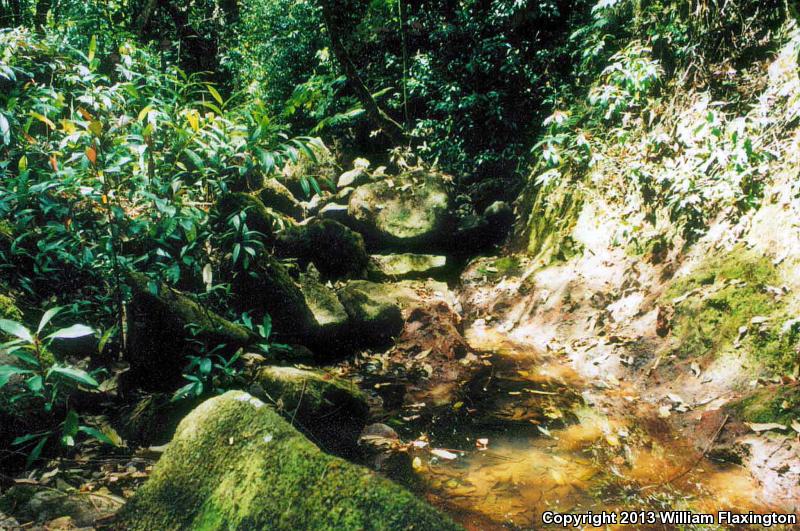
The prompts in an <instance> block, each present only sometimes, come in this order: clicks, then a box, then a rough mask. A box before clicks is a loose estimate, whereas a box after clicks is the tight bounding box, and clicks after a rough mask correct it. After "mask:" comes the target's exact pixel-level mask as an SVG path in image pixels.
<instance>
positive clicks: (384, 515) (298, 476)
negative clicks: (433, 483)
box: [113, 391, 459, 531]
mask: <svg viewBox="0 0 800 531" xmlns="http://www.w3.org/2000/svg"><path fill="white" fill-rule="evenodd" d="M113 527H114V528H115V529H125V530H129V531H140V530H141V531H143V530H148V531H149V530H151V529H203V530H206V531H213V530H232V529H241V530H244V529H275V530H284V529H285V530H294V529H317V530H334V529H337V530H338V529H365V530H378V529H393V530H411V529H442V530H446V529H459V528H458V526H456V525H455V524H454V523H453V522H452V521H451V520H450V519H449V518H448V517H447V516H444V515H443V514H441V513H440V512H439V511H438V510H436V509H434V508H432V507H431V506H429V505H428V504H426V503H425V502H423V501H422V500H420V499H418V498H416V497H415V496H414V495H412V494H411V493H409V492H408V491H406V490H405V489H404V488H402V487H401V486H399V485H396V484H394V483H392V482H390V481H389V480H387V479H384V478H382V477H380V476H378V475H376V474H375V473H373V472H371V471H369V470H367V469H366V468H364V467H361V466H358V465H354V464H351V463H348V462H347V461H344V460H342V459H341V458H338V457H334V456H331V455H329V454H326V453H324V452H322V451H320V450H319V448H317V447H316V446H314V445H313V444H312V443H311V442H309V441H308V440H307V439H306V438H305V437H304V436H303V435H302V434H301V433H300V432H299V431H297V430H296V429H295V428H293V427H292V426H291V425H290V424H289V423H288V422H286V421H285V420H284V419H283V418H281V416H280V415H279V414H278V413H277V412H276V411H274V410H273V409H272V408H270V407H267V406H266V404H264V402H262V401H261V400H259V399H257V398H255V397H253V396H251V395H249V394H247V393H243V392H241V391H230V392H228V393H226V394H224V395H222V396H219V397H215V398H212V399H210V400H208V401H206V402H204V403H203V404H202V405H201V406H200V407H198V408H197V409H195V410H194V411H193V412H192V413H191V414H190V415H189V416H188V417H187V418H185V419H184V420H183V421H182V422H181V424H180V426H179V427H178V431H177V434H176V436H175V438H174V439H173V441H172V442H171V443H170V445H169V446H168V447H167V450H166V451H165V452H164V454H163V456H162V457H161V459H160V460H159V462H158V463H157V464H156V466H155V467H154V470H153V473H152V475H151V476H150V479H149V480H148V481H147V482H146V483H145V484H144V485H143V486H142V487H141V488H139V490H138V491H137V492H136V494H135V495H134V496H133V498H131V500H130V501H129V502H128V504H127V505H126V506H125V507H123V509H122V510H121V511H120V513H119V514H118V517H117V520H116V522H115V523H114V526H113Z"/></svg>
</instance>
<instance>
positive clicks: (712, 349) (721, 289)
mask: <svg viewBox="0 0 800 531" xmlns="http://www.w3.org/2000/svg"><path fill="white" fill-rule="evenodd" d="M778 283H779V277H778V272H777V270H776V269H775V267H774V266H773V264H772V263H771V262H770V260H769V259H768V258H766V257H764V256H762V255H760V254H757V253H754V252H752V251H749V250H747V249H745V248H743V247H738V248H736V249H733V250H732V251H730V252H729V253H726V254H721V255H716V256H710V257H709V258H708V259H707V260H706V261H705V262H704V263H702V264H701V265H700V266H698V267H697V268H695V270H694V271H692V273H691V274H689V275H686V276H683V277H679V278H677V279H675V281H674V282H673V283H672V285H671V286H670V287H669V289H668V290H667V291H666V293H665V294H664V296H663V297H662V304H665V305H666V304H672V303H673V302H674V301H676V300H677V301H679V302H678V303H676V304H675V317H674V319H673V322H672V338H671V341H672V353H673V354H676V355H678V356H680V357H682V358H688V357H702V356H706V355H712V356H713V355H717V354H720V353H722V352H724V351H725V350H726V349H728V348H730V347H731V346H732V345H733V344H734V343H736V342H737V341H740V342H741V344H742V346H743V347H744V348H747V349H748V351H749V352H750V354H751V355H752V356H753V357H754V358H756V359H758V361H759V362H760V363H759V364H760V366H762V367H764V368H767V369H771V370H774V371H778V372H781V371H783V370H786V369H789V368H791V363H792V362H793V361H794V356H795V354H794V352H793V348H792V345H790V344H788V343H787V341H789V339H790V338H789V336H788V335H786V334H784V333H782V332H781V331H780V327H781V325H782V324H783V322H784V321H785V319H784V317H785V316H784V315H783V312H784V306H785V303H784V302H783V300H782V299H776V298H775V297H774V296H773V295H771V294H770V293H769V292H768V290H767V289H765V288H766V287H767V286H769V285H775V284H778ZM754 319H756V320H757V321H759V320H760V321H763V322H762V323H760V324H755V323H753V322H752V321H753V320H754ZM743 331H744V333H745V335H744V337H743V336H742V334H743Z"/></svg>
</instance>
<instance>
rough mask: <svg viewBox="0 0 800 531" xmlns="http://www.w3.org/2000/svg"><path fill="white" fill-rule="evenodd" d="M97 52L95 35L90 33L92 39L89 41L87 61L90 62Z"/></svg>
mask: <svg viewBox="0 0 800 531" xmlns="http://www.w3.org/2000/svg"><path fill="white" fill-rule="evenodd" d="M96 52H97V35H92V39H91V40H90V41H89V55H88V58H89V62H90V63H91V62H92V61H94V54H95V53H96Z"/></svg>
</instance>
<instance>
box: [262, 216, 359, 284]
mask: <svg viewBox="0 0 800 531" xmlns="http://www.w3.org/2000/svg"><path fill="white" fill-rule="evenodd" d="M276 251H277V252H278V254H279V255H281V256H284V257H295V258H297V259H298V261H299V263H300V266H301V267H303V268H304V267H305V266H306V265H308V264H309V263H313V264H314V266H315V267H316V268H317V271H319V272H320V274H321V275H322V277H323V278H325V279H339V278H363V277H364V276H365V275H366V271H367V265H368V264H369V255H368V254H367V250H366V247H365V245H364V238H362V237H361V235H360V234H359V233H357V232H355V231H353V230H351V229H349V228H347V227H345V226H344V225H342V224H341V223H339V222H338V221H334V220H332V219H314V220H311V221H310V222H308V223H306V224H305V225H299V226H297V227H293V228H290V229H288V230H286V231H285V232H283V233H282V234H281V235H280V238H279V244H278V247H277V249H276Z"/></svg>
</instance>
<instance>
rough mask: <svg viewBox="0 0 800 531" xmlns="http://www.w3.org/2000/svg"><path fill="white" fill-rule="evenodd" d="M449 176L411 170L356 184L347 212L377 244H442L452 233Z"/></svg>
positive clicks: (385, 245) (422, 245)
mask: <svg viewBox="0 0 800 531" xmlns="http://www.w3.org/2000/svg"><path fill="white" fill-rule="evenodd" d="M448 180H449V179H448V178H447V177H445V176H444V175H442V174H439V173H432V172H409V173H405V174H402V175H399V176H396V177H394V176H393V177H385V178H384V179H382V180H380V181H377V182H373V183H369V184H366V185H364V186H360V187H358V188H356V190H355V191H354V192H353V194H352V195H351V196H350V201H349V203H348V212H349V214H350V217H351V218H353V220H354V223H356V226H357V228H358V229H359V230H360V231H361V232H362V233H363V234H364V235H365V237H367V239H368V241H369V242H370V243H371V244H372V245H373V246H375V247H378V248H388V247H391V248H404V249H422V248H429V247H437V246H441V245H442V244H443V243H445V241H446V239H447V237H448V235H450V234H451V229H452V226H453V224H452V218H451V215H450V214H451V213H450V194H449V190H448V186H447V181H448Z"/></svg>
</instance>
